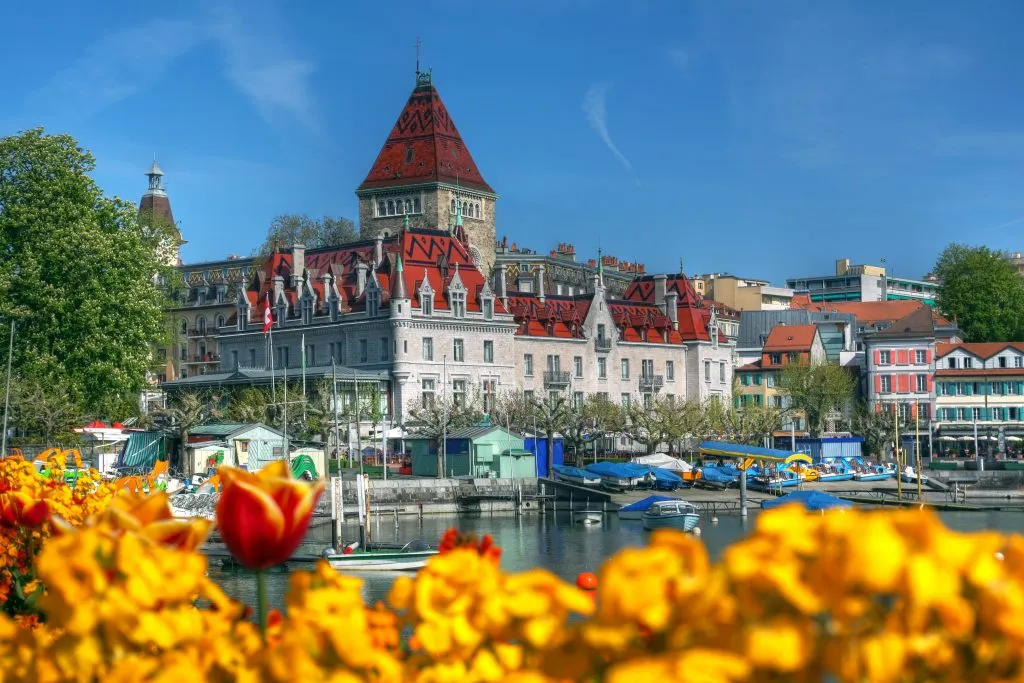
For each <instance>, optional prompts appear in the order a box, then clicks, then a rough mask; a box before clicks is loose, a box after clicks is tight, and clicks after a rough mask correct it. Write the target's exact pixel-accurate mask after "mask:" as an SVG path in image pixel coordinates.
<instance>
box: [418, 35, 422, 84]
mask: <svg viewBox="0 0 1024 683" xmlns="http://www.w3.org/2000/svg"><path fill="white" fill-rule="evenodd" d="M422 48H423V41H421V40H420V37H419V36H416V78H419V75H420V50H421V49H422Z"/></svg>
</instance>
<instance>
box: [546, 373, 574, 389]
mask: <svg viewBox="0 0 1024 683" xmlns="http://www.w3.org/2000/svg"><path fill="white" fill-rule="evenodd" d="M568 385H569V372H568V371H567V370H566V371H562V370H546V371H545V372H544V386H546V387H564V386H568Z"/></svg>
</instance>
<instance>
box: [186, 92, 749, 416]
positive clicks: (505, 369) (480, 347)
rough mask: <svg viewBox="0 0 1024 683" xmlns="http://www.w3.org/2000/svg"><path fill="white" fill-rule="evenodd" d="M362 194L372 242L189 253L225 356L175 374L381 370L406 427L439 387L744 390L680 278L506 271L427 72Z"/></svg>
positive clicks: (449, 390)
mask: <svg viewBox="0 0 1024 683" xmlns="http://www.w3.org/2000/svg"><path fill="white" fill-rule="evenodd" d="M356 194H357V196H358V197H359V206H360V231H361V234H362V236H363V237H364V239H362V240H361V241H359V242H356V243H352V244H346V245H343V246H337V247H324V248H317V249H306V248H305V247H304V246H302V245H291V246H288V247H282V248H279V249H277V250H275V251H274V252H273V253H272V254H271V255H270V256H269V257H268V258H267V259H265V260H264V261H263V262H262V263H261V264H255V263H252V262H251V261H249V260H247V261H245V262H244V265H242V266H241V268H240V269H239V270H238V271H237V272H236V271H235V270H234V269H233V268H232V267H230V266H224V265H219V264H199V265H198V266H189V267H183V272H185V273H186V274H187V277H186V278H185V279H186V282H187V283H188V284H189V290H188V291H189V298H188V300H187V301H184V302H182V308H183V309H188V310H190V311H191V312H192V313H193V315H198V314H200V313H202V314H203V315H204V317H205V316H206V315H207V313H206V310H207V307H209V312H210V315H214V316H215V317H214V319H213V320H212V321H208V323H207V324H208V325H210V327H208V328H207V329H208V330H211V329H212V330H214V331H215V332H214V336H215V338H216V341H217V347H216V349H217V350H216V354H218V358H219V360H218V361H217V362H216V365H215V366H213V365H211V366H210V367H205V366H201V367H199V368H198V372H199V376H198V377H197V376H196V375H195V374H193V375H191V376H190V377H189V378H187V379H185V380H178V382H176V383H175V384H176V385H179V386H183V385H184V384H190V385H205V384H211V385H215V384H231V383H238V382H242V381H256V380H259V381H261V382H263V381H266V382H269V378H270V373H273V376H274V377H276V378H278V379H282V378H283V376H284V374H285V373H287V374H288V376H289V377H290V378H293V379H297V378H298V377H299V375H300V373H303V372H305V373H306V375H307V376H310V375H312V376H325V375H326V374H327V373H329V372H332V371H334V372H337V374H338V376H339V377H348V376H352V377H360V378H363V377H369V378H376V379H378V380H379V381H380V383H381V386H382V387H385V386H386V391H387V393H388V399H387V409H388V416H389V417H388V420H390V421H393V422H395V423H401V422H405V421H406V420H407V419H408V418H409V416H410V411H411V410H412V409H413V408H415V407H417V406H424V405H427V404H429V403H430V402H431V401H434V400H436V399H437V397H439V396H442V395H444V396H450V397H452V398H454V399H455V400H458V401H469V400H473V399H476V400H478V401H479V403H480V405H481V407H482V408H483V409H484V410H485V411H489V410H491V409H492V408H493V407H494V405H495V402H496V400H497V399H498V397H499V396H500V394H502V393H507V392H512V391H518V390H523V391H527V392H533V393H534V395H535V396H539V395H545V396H546V395H550V394H552V393H556V394H557V393H560V392H561V393H563V394H567V395H568V396H570V397H571V399H572V400H573V401H574V402H578V401H581V400H582V397H583V396H584V395H585V394H589V393H602V394H605V395H607V397H608V398H609V400H613V401H616V402H621V403H627V402H631V401H633V400H636V401H646V400H649V398H650V397H651V396H653V395H655V394H657V393H659V392H661V393H663V394H666V395H670V396H672V397H673V398H674V399H678V400H680V401H682V400H687V399H693V400H703V399H707V398H713V397H717V398H720V399H722V400H724V401H728V400H731V386H732V354H733V345H732V343H731V342H730V340H729V338H728V337H727V336H726V335H725V334H724V333H723V331H722V329H721V326H720V323H719V320H718V316H717V313H716V310H715V309H714V308H713V307H708V306H707V305H706V302H705V301H704V300H703V299H702V298H701V297H699V296H698V295H697V294H696V292H694V290H693V288H692V286H691V285H690V282H689V280H688V279H687V278H686V276H685V275H682V274H677V275H650V274H645V273H644V272H643V268H642V266H639V267H637V266H633V265H632V264H626V267H625V268H624V267H623V264H622V263H621V262H616V263H614V264H612V265H615V266H617V267H616V268H615V277H614V278H610V279H614V281H615V282H617V283H619V282H620V281H623V280H624V279H625V275H626V274H629V275H630V282H629V283H628V284H627V285H626V286H624V287H623V288H622V289H617V290H616V291H614V292H611V291H609V286H608V284H607V280H606V266H608V265H609V263H610V262H609V263H606V262H605V261H604V259H601V260H598V261H596V262H595V263H593V264H590V263H588V264H576V265H578V266H583V267H584V269H579V268H577V269H576V270H574V271H573V272H574V273H575V274H574V275H572V278H571V279H572V281H573V284H572V288H571V289H565V288H563V289H560V290H555V291H549V290H548V287H549V284H550V280H549V279H548V278H547V277H545V274H544V269H545V268H546V265H545V263H544V262H537V263H536V264H535V265H536V270H534V272H533V275H532V280H529V281H530V283H531V285H530V286H524V283H525V282H527V281H528V278H519V279H517V280H516V281H515V283H514V284H510V282H509V279H508V274H509V269H508V268H507V267H498V268H493V266H494V264H495V262H496V260H495V257H496V253H495V237H494V236H495V227H494V226H495V223H494V209H495V202H496V200H497V195H496V193H495V192H494V191H493V190H492V189H491V188H490V186H489V185H487V183H486V182H485V181H484V180H483V177H482V175H481V174H480V171H479V170H478V168H477V166H476V164H475V162H474V161H473V159H472V157H471V156H470V154H469V152H468V150H467V149H466V147H465V145H464V144H463V142H462V139H461V137H460V136H459V133H458V131H457V130H456V128H455V126H454V124H453V123H452V122H451V118H450V116H449V115H448V113H447V111H446V109H445V108H444V105H443V104H442V102H441V99H440V96H439V95H438V94H437V90H436V89H435V88H434V86H433V83H432V81H431V77H430V74H424V73H420V74H417V80H416V87H415V89H414V90H413V93H412V95H411V96H410V98H409V100H408V102H407V103H406V106H405V108H404V109H403V111H402V114H401V115H400V116H399V119H398V122H397V123H396V124H395V126H394V128H393V129H392V131H391V133H390V134H389V136H388V138H387V141H386V142H385V144H384V147H383V148H382V150H381V152H380V154H379V155H378V157H377V159H376V161H375V162H374V164H373V167H372V169H371V171H370V173H369V175H368V176H367V178H366V180H365V181H364V182H363V183H362V184H361V185H360V186H359V188H358V189H357V191H356ZM613 261H614V259H613ZM566 263H567V264H568V263H570V261H569V260H568V259H566ZM505 265H506V266H507V265H508V264H507V263H506V264H505ZM206 266H208V267H206ZM225 269H226V272H227V275H225ZM577 270H578V271H579V272H580V273H585V274H586V275H587V276H588V277H587V280H586V281H585V283H582V284H581V283H580V282H579V279H580V278H579V276H578V273H576V271H577ZM565 279H568V278H565ZM556 284H562V283H561V282H560V280H556ZM564 284H568V283H564ZM211 292H213V293H215V297H216V300H215V301H214V302H211V301H210V300H209V298H208V297H209V296H210V295H211ZM193 296H194V297H195V298H194V299H193ZM214 305H215V307H213V306H214ZM268 308H269V309H270V311H271V313H272V317H273V327H272V331H271V334H269V335H266V334H264V332H263V324H262V321H263V318H264V314H265V312H266V310H267V309H268ZM228 309H230V310H228ZM173 313H176V314H179V315H180V316H182V317H185V316H184V314H182V311H181V310H179V309H176V310H175V311H174V312H173ZM189 319H191V318H189ZM211 323H212V325H211ZM190 325H191V323H188V324H187V325H186V326H185V328H187V329H192V328H191V326H190ZM185 328H183V329H185ZM206 348H207V352H208V353H209V350H210V349H211V348H213V347H206ZM191 353H192V349H191V347H189V354H190V355H191ZM204 372H205V375H203V374H202V373H204ZM360 381H362V380H360ZM183 383H184V384H183ZM542 392H543V394H542Z"/></svg>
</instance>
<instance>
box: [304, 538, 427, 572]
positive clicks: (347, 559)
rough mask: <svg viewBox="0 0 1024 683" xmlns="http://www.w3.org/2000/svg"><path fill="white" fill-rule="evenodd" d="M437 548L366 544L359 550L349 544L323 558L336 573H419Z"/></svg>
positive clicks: (330, 550) (414, 543)
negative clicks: (338, 570) (417, 571)
mask: <svg viewBox="0 0 1024 683" xmlns="http://www.w3.org/2000/svg"><path fill="white" fill-rule="evenodd" d="M437 553H438V550H437V548H432V547H430V546H429V545H427V544H426V543H424V542H423V541H420V540H415V541H409V542H408V543H406V544H405V545H399V544H397V543H368V544H367V545H366V546H364V547H360V546H359V544H358V543H351V544H349V545H346V546H345V547H344V550H343V551H342V552H340V553H338V552H335V550H334V549H333V548H327V549H325V550H324V551H323V554H322V557H323V558H324V559H325V560H327V561H328V562H329V563H330V564H331V566H332V567H334V568H335V569H341V570H344V571H361V572H371V571H373V572H391V571H408V570H412V569H420V568H422V567H424V566H425V565H426V564H427V560H429V559H430V558H431V557H433V556H434V555H437Z"/></svg>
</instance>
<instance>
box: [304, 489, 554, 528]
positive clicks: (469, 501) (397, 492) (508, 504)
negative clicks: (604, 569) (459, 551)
mask: <svg viewBox="0 0 1024 683" xmlns="http://www.w3.org/2000/svg"><path fill="white" fill-rule="evenodd" d="M517 487H521V489H522V495H523V498H524V501H523V503H524V505H523V507H524V508H526V509H529V508H531V507H533V508H535V507H536V506H537V503H536V502H535V501H534V500H532V499H533V497H534V496H536V495H537V490H538V486H537V480H536V479H390V480H388V481H384V480H382V479H371V480H370V508H371V514H385V513H387V514H394V511H397V512H398V514H400V515H416V514H444V513H453V512H458V511H460V510H465V509H467V507H468V508H470V509H475V508H479V509H481V510H485V511H487V510H492V509H493V510H495V511H498V510H512V509H513V508H514V504H513V501H514V495H515V491H516V488H517ZM330 491H331V489H330V488H328V490H327V492H326V493H325V494H324V496H323V498H322V499H321V502H320V505H319V506H318V508H317V512H316V513H317V515H323V514H326V515H330V498H329V496H330V495H331V494H330ZM528 499H529V500H528ZM342 500H343V501H344V505H345V515H346V521H348V520H347V517H348V516H349V515H356V514H357V510H358V508H357V497H356V482H355V480H353V479H345V480H344V483H343V485H342Z"/></svg>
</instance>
